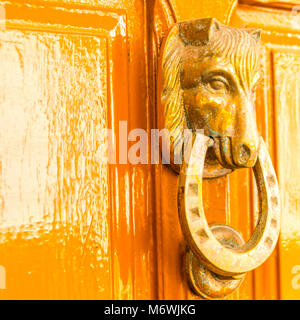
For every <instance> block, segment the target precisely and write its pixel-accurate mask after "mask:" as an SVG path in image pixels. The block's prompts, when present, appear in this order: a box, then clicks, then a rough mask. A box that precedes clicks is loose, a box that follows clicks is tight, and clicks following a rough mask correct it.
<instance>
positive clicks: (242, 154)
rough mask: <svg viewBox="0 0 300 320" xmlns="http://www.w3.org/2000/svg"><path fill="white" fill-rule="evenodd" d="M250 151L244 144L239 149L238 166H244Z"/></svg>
mask: <svg viewBox="0 0 300 320" xmlns="http://www.w3.org/2000/svg"><path fill="white" fill-rule="evenodd" d="M250 155H251V151H250V149H249V147H248V146H247V145H245V144H242V145H241V146H240V148H239V154H238V162H239V164H240V165H244V164H246V163H247V162H248V161H249V159H250Z"/></svg>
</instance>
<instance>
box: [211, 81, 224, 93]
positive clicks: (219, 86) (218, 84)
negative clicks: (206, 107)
mask: <svg viewBox="0 0 300 320" xmlns="http://www.w3.org/2000/svg"><path fill="white" fill-rule="evenodd" d="M209 85H210V87H211V88H212V89H214V90H216V91H219V90H228V84H227V83H226V82H225V81H224V80H221V79H211V80H210V81H209Z"/></svg>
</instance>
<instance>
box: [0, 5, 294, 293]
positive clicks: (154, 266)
mask: <svg viewBox="0 0 300 320" xmlns="http://www.w3.org/2000/svg"><path fill="white" fill-rule="evenodd" d="M25 2H26V3H27V5H26V6H25V5H24V3H25ZM25 2H24V1H21V0H11V1H0V5H3V4H4V3H5V6H6V23H5V25H3V24H1V25H0V112H1V117H0V128H1V130H0V231H1V233H0V267H1V268H0V271H2V270H3V268H2V267H5V271H6V289H5V290H4V289H2V288H1V284H0V298H2V299H3V298H5V299H21V298H23V299H24V298H28V299H34V298H39V299H53V298H54V299H104V298H106V299H109V298H113V299H156V298H160V299H186V298H188V299H198V297H196V296H195V295H193V294H192V293H191V291H190V289H189V288H188V286H187V283H186V278H185V274H184V270H183V265H182V262H183V259H182V257H183V255H184V253H185V250H186V247H185V243H184V239H183V237H182V234H181V229H180V226H179V221H178V213H177V204H176V203H177V182H178V177H177V175H176V174H174V172H172V171H171V170H170V169H169V168H167V167H166V166H163V165H156V166H154V165H130V164H122V165H110V166H107V165H105V164H101V159H102V158H103V157H104V156H105V155H106V153H107V144H108V141H107V140H106V139H105V138H104V137H103V135H102V134H101V129H103V128H105V127H109V128H114V130H115V133H116V140H117V149H118V144H119V141H118V133H119V132H118V125H119V121H120V120H127V121H128V131H129V130H130V129H133V128H144V129H146V130H148V132H149V130H150V129H151V128H156V127H157V126H159V117H160V112H162V110H161V109H160V108H159V106H158V105H157V104H156V97H157V92H156V85H157V83H156V79H157V67H158V58H159V55H160V47H161V43H162V41H163V39H164V37H165V36H166V34H167V32H168V30H169V28H170V27H171V26H172V24H173V23H175V22H176V21H182V20H187V19H193V18H201V17H207V16H214V17H216V18H217V19H218V20H220V21H221V22H223V23H230V24H231V25H233V26H237V27H243V26H248V27H260V28H262V29H263V38H262V40H263V44H264V52H263V55H262V67H263V75H264V76H263V80H262V83H261V86H260V88H259V91H258V93H257V103H256V105H257V108H256V111H257V123H258V126H259V130H260V132H261V134H262V136H263V137H264V139H265V141H266V142H267V144H268V147H269V152H270V154H271V157H272V160H273V163H274V164H275V166H276V169H277V174H278V176H279V181H280V189H281V194H282V202H283V214H282V218H283V229H282V235H281V239H280V243H279V246H278V250H277V251H276V252H275V253H274V254H273V256H272V257H271V258H270V259H269V260H268V261H267V262H266V263H265V264H264V265H263V266H261V267H260V268H259V269H258V270H256V271H255V272H252V273H249V274H248V275H247V277H246V279H245V281H244V283H243V284H242V286H241V288H240V289H239V291H238V292H237V293H235V294H234V295H233V296H232V297H230V299H278V298H282V299H287V298H295V299H299V298H300V277H299V273H300V267H299V265H300V261H298V257H299V250H300V249H299V248H300V244H299V241H298V238H299V237H298V235H299V231H298V230H299V227H300V225H299V221H298V220H299V217H298V211H299V210H298V209H299V203H298V202H299V201H298V198H299V190H298V189H299V188H298V185H299V184H298V182H297V181H298V180H299V178H300V177H299V172H300V168H299V164H298V162H297V159H298V158H299V156H300V154H299V152H300V151H299V142H298V140H299V134H300V131H299V130H300V124H299V121H300V120H299V113H298V109H299V92H298V91H299V90H298V87H297V81H298V80H299V79H298V78H299V77H298V74H299V68H300V67H299V66H300V61H299V57H300V55H299V52H300V51H299V50H298V48H300V36H299V34H300V27H299V25H297V24H294V23H293V22H292V21H291V18H290V11H288V10H281V9H280V10H279V9H272V8H271V7H270V6H268V8H264V4H263V3H262V1H260V2H261V3H260V5H259V6H253V5H252V6H248V5H238V6H237V1H234V0H219V1H216V2H215V1H211V0H197V1H196V0H195V1H189V2H187V1H184V0H169V1H167V0H156V1H142V0H129V1H125V0H106V1H105V0H81V1H76V0H74V1H73V0H60V1H58V0H56V1H54V0H26V1H25ZM277 2H279V1H277ZM281 2H282V3H283V2H284V1H281ZM294 2H295V3H296V1H294ZM297 139H298V140H297ZM129 146H130V143H128V147H129ZM203 190H204V192H203V193H204V209H205V212H206V215H207V219H208V220H209V222H220V223H226V224H229V225H231V226H232V227H234V228H236V229H237V230H239V231H240V232H241V233H242V234H243V236H244V238H245V240H247V239H249V237H250V235H251V232H252V231H253V228H254V225H255V222H256V214H255V212H256V211H257V204H256V203H257V201H256V191H255V189H254V183H253V177H252V174H251V173H250V170H239V171H236V172H234V173H233V174H231V175H229V176H228V177H223V178H220V179H216V180H210V181H205V183H204V186H203Z"/></svg>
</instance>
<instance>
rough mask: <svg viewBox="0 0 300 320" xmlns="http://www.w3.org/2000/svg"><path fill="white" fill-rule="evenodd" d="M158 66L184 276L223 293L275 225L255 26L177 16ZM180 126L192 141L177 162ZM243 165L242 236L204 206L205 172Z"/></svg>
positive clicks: (263, 248) (265, 253)
mask: <svg viewBox="0 0 300 320" xmlns="http://www.w3.org/2000/svg"><path fill="white" fill-rule="evenodd" d="M161 69H162V79H161V81H162V83H161V85H162V90H161V103H162V106H163V108H164V120H165V124H164V127H165V128H166V129H167V130H166V136H165V141H168V147H169V151H170V154H171V165H172V167H173V168H174V169H175V171H177V172H178V173H179V188H178V210H179V218H180V223H181V227H182V231H183V235H184V237H185V239H186V242H187V245H188V247H189V251H188V253H187V256H186V267H187V273H188V279H189V282H190V284H191V286H192V288H193V289H194V291H195V292H196V293H198V294H200V295H202V296H204V297H207V298H222V297H225V296H227V295H228V294H230V293H231V292H233V291H234V290H235V289H236V288H237V287H238V286H239V285H240V283H241V281H242V280H243V278H244V275H245V273H246V272H248V271H251V270H253V269H255V268H257V267H258V266H259V265H261V264H262V263H263V262H264V261H265V260H266V259H267V258H268V257H269V256H270V254H271V253H272V251H273V250H274V248H275V245H276V243H277V239H278V235H279V231H280V203H279V191H278V184H277V179H276V175H275V172H274V169H273V166H272V162H271V160H270V156H269V154H268V150H267V147H266V145H265V143H264V141H263V139H262V138H261V137H260V135H259V132H258V129H257V126H256V115H255V106H254V101H255V91H256V87H257V85H258V83H259V80H260V31H259V30H257V29H238V28H233V27H229V26H225V25H223V24H221V23H219V22H218V21H216V20H215V19H210V18H209V19H199V20H192V21H186V22H181V23H178V24H176V25H175V26H174V27H173V28H172V29H171V31H170V32H169V35H168V37H167V38H166V40H165V43H164V47H163V51H162V62H161ZM185 130H189V131H191V132H192V139H190V141H191V142H192V144H191V145H192V147H191V150H190V152H189V154H188V156H186V155H185V156H184V161H183V162H182V163H180V162H178V161H176V159H181V157H182V149H183V144H182V141H183V132H184V131H185ZM245 167H248V168H253V171H254V174H255V178H256V183H257V188H258V193H259V204H260V212H259V219H258V223H257V226H256V229H255V231H254V233H253V235H252V237H251V238H250V240H249V241H248V242H247V243H245V242H244V240H243V238H242V237H241V235H240V234H239V233H238V232H237V231H236V230H234V229H233V228H231V227H229V226H225V225H211V226H209V225H208V223H207V221H206V218H205V214H204V210H203V206H202V179H203V178H217V177H220V176H222V175H226V174H228V173H230V172H232V171H233V170H235V169H238V168H245Z"/></svg>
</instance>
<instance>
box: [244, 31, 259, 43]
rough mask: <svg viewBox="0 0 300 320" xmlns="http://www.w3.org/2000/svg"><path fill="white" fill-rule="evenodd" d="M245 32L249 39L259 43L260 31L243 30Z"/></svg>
mask: <svg viewBox="0 0 300 320" xmlns="http://www.w3.org/2000/svg"><path fill="white" fill-rule="evenodd" d="M245 30H246V31H247V32H248V33H249V34H250V35H251V37H252V38H253V39H254V40H255V41H256V42H260V38H261V29H245Z"/></svg>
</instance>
